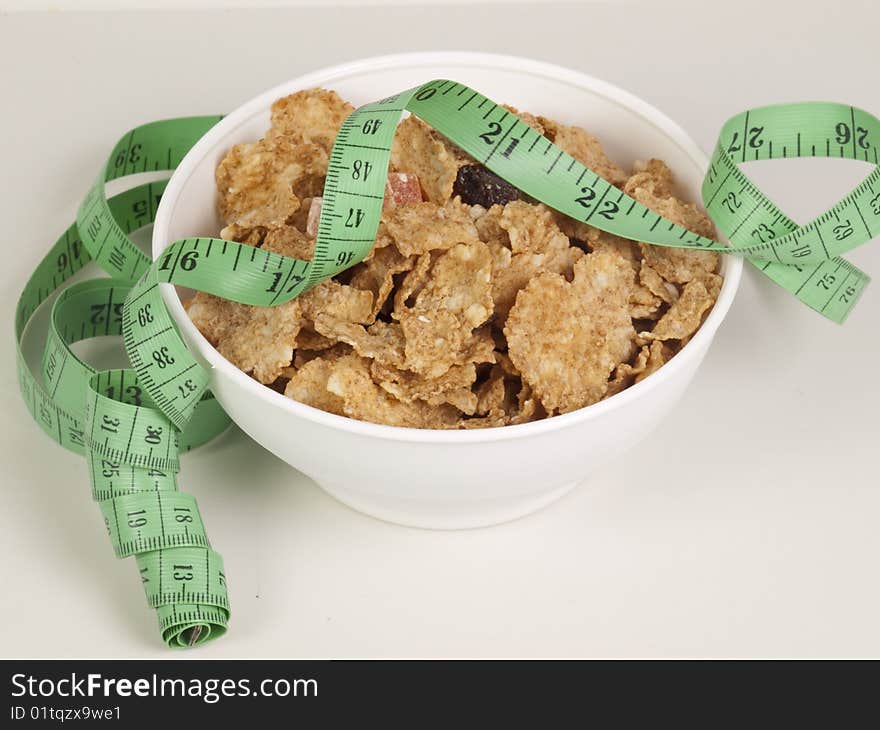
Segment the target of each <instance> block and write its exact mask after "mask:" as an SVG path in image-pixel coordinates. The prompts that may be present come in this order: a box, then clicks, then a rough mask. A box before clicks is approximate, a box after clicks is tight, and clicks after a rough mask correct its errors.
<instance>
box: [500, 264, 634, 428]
mask: <svg viewBox="0 0 880 730" xmlns="http://www.w3.org/2000/svg"><path fill="white" fill-rule="evenodd" d="M632 287H633V272H632V268H631V267H630V265H629V263H628V262H627V261H626V260H625V259H623V258H621V257H620V256H618V255H616V254H614V253H611V252H607V251H606V252H597V253H591V254H589V255H588V256H585V257H584V258H582V259H581V260H580V261H578V262H577V263H576V264H575V265H574V281H573V282H572V283H570V284H569V283H568V282H567V281H566V280H565V279H564V278H563V277H562V276H559V275H558V274H550V273H544V274H540V275H538V276H537V277H535V278H534V279H533V280H532V281H531V282H529V284H528V286H527V287H526V288H525V289H523V290H522V291H521V292H520V293H519V295H518V296H517V300H516V304H515V305H514V306H513V308H512V309H511V310H510V315H509V317H508V318H507V324H506V325H505V327H504V333H505V334H506V335H507V342H508V346H509V351H508V352H509V355H510V359H511V360H512V361H513V364H514V365H515V366H516V368H517V369H518V370H519V371H520V372H521V373H522V377H523V381H524V382H525V383H527V384H528V385H530V386H531V387H532V389H533V390H534V392H535V396H536V397H537V398H538V400H540V402H541V403H542V404H543V405H544V407H545V408H546V409H547V410H548V412H551V413H552V412H554V411H558V412H561V413H565V412H568V411H573V410H575V409H577V408H583V407H584V406H588V405H590V404H591V403H596V402H597V401H599V400H600V399H601V398H602V397H603V396H604V395H605V392H606V390H607V387H608V377H609V375H610V374H611V372H612V370H613V369H614V368H615V367H616V366H617V365H618V364H619V363H621V362H624V361H626V360H628V359H629V358H630V356H631V354H632V352H633V350H634V344H633V342H634V339H635V330H634V329H633V327H632V322H631V320H630V317H629V314H628V311H627V303H628V301H629V296H630V292H631V291H632ZM548 320H552V322H553V326H548Z"/></svg>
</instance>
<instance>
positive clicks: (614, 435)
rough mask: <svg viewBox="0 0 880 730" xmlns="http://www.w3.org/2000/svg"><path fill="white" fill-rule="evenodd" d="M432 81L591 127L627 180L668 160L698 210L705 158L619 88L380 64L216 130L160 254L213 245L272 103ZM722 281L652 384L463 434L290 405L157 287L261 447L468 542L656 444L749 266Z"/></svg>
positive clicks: (508, 60)
mask: <svg viewBox="0 0 880 730" xmlns="http://www.w3.org/2000/svg"><path fill="white" fill-rule="evenodd" d="M433 78H449V79H453V80H455V81H460V82H462V83H465V84H467V85H469V86H472V87H474V88H476V89H478V90H479V91H481V92H482V93H484V94H486V95H488V96H489V97H491V98H493V99H495V100H496V101H499V102H503V103H509V104H513V105H514V106H516V107H518V108H520V109H523V110H526V111H531V112H533V113H536V114H538V113H539V114H542V115H544V116H547V117H552V118H555V119H558V120H560V121H562V122H565V123H568V124H577V125H580V126H583V127H585V128H587V129H589V130H590V131H591V132H592V133H593V134H595V135H596V136H597V137H599V139H600V140H601V141H602V143H603V145H604V147H605V149H606V151H607V152H608V154H609V156H610V157H611V158H612V159H614V160H616V161H617V162H619V163H620V164H621V165H623V166H624V167H625V168H628V167H629V166H630V164H631V163H632V161H633V160H636V159H646V158H650V157H659V158H661V159H663V160H665V161H666V162H667V163H668V164H669V165H670V167H671V168H672V170H673V172H674V173H675V175H676V179H677V181H678V187H679V190H680V193H681V194H682V195H683V196H685V197H686V198H687V199H690V200H699V199H700V195H699V192H700V184H701V182H702V177H703V173H704V170H705V169H706V165H707V160H706V157H705V155H704V154H703V153H702V152H701V151H700V150H699V148H698V147H697V145H696V144H695V143H694V142H693V141H692V140H691V139H690V138H689V137H688V136H687V135H686V134H685V133H684V132H683V131H682V130H681V129H680V128H679V127H678V126H677V125H675V124H673V123H672V122H670V121H669V120H668V119H667V118H666V117H665V116H664V115H662V114H661V113H659V112H658V111H657V110H656V109H653V108H652V107H650V106H649V105H647V104H646V103H644V102H643V101H640V100H639V99H637V98H635V97H633V96H631V95H629V94H627V93H626V92H623V91H621V90H620V89H617V88H615V87H613V86H611V85H609V84H606V83H604V82H600V81H597V80H595V79H592V78H590V77H589V76H585V75H583V74H580V73H577V72H574V71H570V70H568V69H563V68H560V67H557V66H551V65H548V64H544V63H538V62H535V61H529V60H525V59H520V58H514V57H508V56H492V55H486V54H472V53H458V52H450V53H418V54H403V55H397V56H383V57H379V58H372V59H366V60H364V61H358V62H354V63H347V64H343V65H340V66H334V67H332V68H328V69H324V70H322V71H317V72H315V73H312V74H308V75H306V76H302V77H300V78H298V79H294V80H292V81H289V82H287V83H285V84H282V85H280V86H277V87H275V88H274V89H270V90H269V91H267V92H265V93H264V94H261V95H260V96H258V97H257V98H255V99H253V100H252V101H250V102H248V103H246V104H244V105H243V106H241V107H239V108H238V109H237V110H235V111H234V112H232V113H231V114H229V115H228V116H226V117H225V118H224V119H223V120H222V121H221V122H220V123H219V124H217V125H216V126H215V127H214V128H213V129H211V130H210V131H209V132H208V133H207V134H206V135H205V136H204V137H203V138H202V139H201V140H200V141H199V142H198V143H197V144H196V145H195V146H194V147H193V149H192V150H191V151H190V152H189V154H188V155H187V156H186V158H185V159H184V160H183V161H182V163H181V164H180V166H179V167H178V168H177V170H176V171H175V173H174V175H173V177H172V178H171V181H170V182H169V184H168V187H167V189H166V192H165V194H164V196H163V198H162V202H161V205H160V207H159V211H158V215H157V218H156V223H155V226H154V229H153V244H152V248H153V256H154V257H158V255H159V254H160V253H161V252H162V251H163V250H164V249H165V248H166V247H167V246H168V245H169V244H170V243H172V242H173V241H174V240H176V239H178V238H183V237H186V236H196V235H203V236H216V235H217V234H218V232H219V230H220V228H221V227H222V221H221V220H220V219H219V217H218V215H217V212H216V188H215V183H214V169H215V167H216V166H217V163H218V162H219V161H220V160H221V159H222V157H223V156H224V155H225V154H226V152H227V151H228V149H229V148H230V147H231V146H232V145H233V144H237V143H239V142H250V141H254V140H256V139H259V138H260V137H261V136H262V135H263V133H264V132H265V131H266V129H267V128H268V126H269V107H270V105H271V104H272V102H273V101H274V100H275V99H276V98H278V97H281V96H284V95H287V94H290V93H292V92H294V91H297V90H299V89H303V88H309V87H313V86H324V87H327V88H332V89H335V90H336V91H338V92H339V93H340V94H341V95H342V97H343V98H345V99H347V100H348V101H350V102H351V103H353V104H355V105H360V104H363V103H366V102H368V101H374V100H376V99H378V98H381V97H384V96H388V95H391V94H393V93H395V92H397V91H401V90H404V89H408V88H410V87H412V86H416V85H418V84H420V83H423V82H425V81H428V80H430V79H433ZM722 273H723V274H724V285H723V288H722V290H721V294H720V296H719V298H718V301H717V302H716V304H715V307H714V308H713V310H712V312H711V313H710V315H709V316H708V318H707V320H706V322H705V323H704V324H703V326H702V327H701V329H700V330H699V332H697V334H696V335H695V336H694V337H693V339H692V340H691V341H690V342H689V343H688V344H687V345H686V346H685V347H684V348H683V349H682V350H681V351H680V352H679V353H678V354H677V355H675V357H673V358H672V360H671V361H670V362H668V363H667V364H666V365H664V366H663V367H662V368H661V369H660V370H659V371H657V372H656V373H654V374H653V375H651V376H650V377H648V378H646V379H645V380H643V381H642V382H641V383H637V384H636V385H634V386H632V387H631V388H628V389H627V390H625V391H623V392H622V393H619V394H618V395H615V396H613V397H611V398H608V399H607V400H604V401H602V402H600V403H597V404H595V405H593V406H590V407H588V408H584V409H581V410H579V411H575V412H573V413H569V414H565V415H562V416H556V417H554V418H550V419H545V420H543V421H537V422H534V423H527V424H523V425H519V426H506V427H504V428H494V429H478V430H468V431H429V430H421V429H407V428H398V427H392V426H380V425H376V424H372V423H364V422H361V421H355V420H352V419H349V418H343V417H341V416H336V415H333V414H330V413H325V412H324V411H320V410H317V409H315V408H311V407H310V406H306V405H303V404H301V403H297V402H295V401H292V400H290V399H289V398H285V397H284V396H283V395H280V394H278V393H276V392H274V391H273V390H271V389H269V388H267V387H265V386H263V385H260V384H259V383H257V382H256V381H254V380H252V379H251V378H250V377H248V376H247V375H245V374H244V373H243V372H241V371H240V370H238V368H236V367H235V366H234V365H232V364H231V363H230V362H228V361H227V360H226V359H225V358H223V357H222V356H221V355H220V354H219V353H218V352H217V351H216V350H215V349H214V348H213V347H212V346H211V345H210V343H209V342H208V341H207V340H205V338H204V337H203V336H202V335H201V333H200V332H199V331H198V330H197V329H196V328H195V326H194V325H193V324H192V322H191V321H190V320H189V318H188V317H187V315H186V312H185V311H184V309H183V306H182V305H181V302H180V298H179V296H178V293H177V292H176V291H175V289H174V288H173V287H172V286H171V285H168V284H163V285H162V287H163V296H164V297H165V301H166V302H167V304H168V307H169V309H170V311H171V313H172V316H173V317H174V319H175V320H176V321H177V323H178V325H179V327H180V331H181V333H182V335H183V337H184V340H185V341H186V343H187V345H188V346H189V348H190V349H191V350H192V352H193V353H194V355H195V356H196V357H197V359H199V360H200V361H201V362H202V363H203V364H204V365H205V366H206V367H207V368H209V369H210V371H211V387H212V389H213V391H214V394H215V395H216V397H217V398H218V400H219V401H220V403H221V404H222V405H223V407H224V408H225V409H226V411H227V412H228V413H229V415H230V416H231V417H232V419H233V420H234V421H235V422H236V423H237V424H238V425H239V426H240V427H241V428H242V430H244V431H245V432H246V433H248V434H249V435H250V436H251V437H252V438H253V439H254V440H255V441H257V442H258V443H259V444H261V445H262V446H264V447H265V448H266V449H268V450H269V451H271V452H272V453H274V454H276V455H277V456H278V457H280V458H281V459H283V460H284V461H286V462H287V463H289V464H291V465H292V466H294V467H296V468H297V469H299V470H300V471H302V472H304V473H305V474H307V475H308V476H310V477H311V478H312V479H314V480H315V481H316V482H317V483H318V484H319V485H320V486H321V487H323V488H324V489H325V490H326V491H327V492H329V493H330V494H332V495H333V496H335V497H336V498H338V499H339V500H341V501H342V502H344V503H345V504H347V505H349V506H351V507H353V508H355V509H357V510H360V511H362V512H366V513H367V514H370V515H373V516H375V517H379V518H382V519H385V520H389V521H392V522H398V523H401V524H406V525H411V526H417V527H431V528H464V527H476V526H482V525H489V524H493V523H498V522H503V521H506V520H510V519H513V518H516V517H520V516H522V515H525V514H528V513H529V512H533V511H535V510H537V509H539V508H541V507H543V506H544V505H546V504H548V503H549V502H551V501H553V500H554V499H557V498H558V497H560V496H561V495H563V494H564V493H565V492H567V491H568V490H569V489H571V488H572V487H573V486H575V485H576V484H578V483H580V482H582V481H583V480H584V479H586V478H587V477H588V476H589V475H590V473H591V472H593V471H594V470H595V469H597V468H598V467H600V466H603V465H605V464H606V463H608V462H609V461H610V460H612V459H615V458H617V457H618V456H619V455H620V454H621V453H622V452H624V451H625V450H627V449H629V448H631V447H632V446H633V445H635V444H636V443H637V442H638V441H639V440H641V439H642V438H644V437H645V436H646V435H648V434H649V433H650V432H651V431H652V430H654V428H656V427H657V425H658V424H659V423H660V422H661V421H662V419H663V418H664V416H666V414H667V413H669V411H670V410H671V409H672V408H673V407H674V406H675V404H676V403H677V402H678V400H679V399H680V398H681V396H682V394H683V393H684V391H685V389H686V388H687V386H688V384H689V383H690V381H691V378H692V377H693V375H694V373H695V372H696V370H697V368H698V367H699V365H700V363H701V362H702V360H703V357H704V356H705V354H706V352H707V350H708V347H709V345H710V343H711V341H712V338H713V337H714V335H715V332H716V331H717V329H718V326H719V325H720V323H721V321H722V320H723V318H724V316H725V314H726V313H727V310H728V308H729V307H730V304H731V302H732V300H733V297H734V294H735V292H736V289H737V286H738V285H739V280H740V276H741V273H742V260H741V259H739V258H737V257H733V256H726V257H724V259H723V269H722Z"/></svg>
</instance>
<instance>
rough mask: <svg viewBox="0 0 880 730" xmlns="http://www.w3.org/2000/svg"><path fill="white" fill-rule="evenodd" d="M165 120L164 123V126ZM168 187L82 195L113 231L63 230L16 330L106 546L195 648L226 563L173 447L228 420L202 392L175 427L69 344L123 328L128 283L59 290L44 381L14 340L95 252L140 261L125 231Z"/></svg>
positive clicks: (29, 376) (104, 258) (215, 614)
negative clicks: (81, 473)
mask: <svg viewBox="0 0 880 730" xmlns="http://www.w3.org/2000/svg"><path fill="white" fill-rule="evenodd" d="M184 124H185V126H187V127H188V128H189V127H190V125H189V123H188V122H184ZM171 127H173V124H172V125H171V126H170V127H169V125H167V124H166V125H165V129H166V130H168V129H170V128H171ZM191 136H192V135H191ZM176 139H177V142H175V143H174V144H175V147H174V150H173V154H171V156H170V159H172V161H174V160H179V158H180V157H181V155H182V151H181V149H180V145H182V144H183V142H182V141H181V140H180V138H177V137H176ZM189 141H190V142H191V141H192V140H189ZM165 159H166V160H167V159H169V156H168V155H166V156H165ZM175 164H176V163H175ZM116 176H118V175H116ZM164 187H165V182H164V181H160V182H158V183H148V184H146V185H139V186H136V187H134V188H131V189H129V190H126V191H125V192H123V193H120V194H118V195H115V196H113V197H112V198H110V199H109V200H107V199H105V198H104V196H103V190H102V191H101V192H100V195H98V196H97V200H98V203H97V204H96V203H94V200H95V199H96V198H95V193H94V192H90V200H91V201H92V202H91V208H90V210H91V211H92V213H91V214H87V216H88V215H98V216H100V215H102V214H103V215H107V213H106V211H109V216H110V218H111V219H112V220H113V222H114V224H115V227H109V226H107V225H105V224H92V225H93V231H97V232H98V233H101V232H102V231H107V230H109V231H110V232H111V233H110V234H108V235H107V236H106V237H105V238H103V239H102V238H96V237H95V236H91V235H89V234H86V235H84V236H80V235H79V230H78V226H76V225H74V226H71V227H70V228H68V229H67V231H65V232H64V234H63V235H62V236H61V237H60V238H59V239H58V240H57V241H56V243H55V245H54V246H53V247H52V248H51V250H50V251H49V253H48V254H47V255H46V256H45V257H44V258H43V260H42V261H41V262H40V264H39V265H38V266H37V269H36V270H35V272H34V274H33V275H32V276H31V278H30V280H29V281H28V283H27V285H26V286H25V289H24V291H23V293H22V296H21V298H20V299H19V302H18V306H17V309H16V319H15V334H16V346H17V360H18V372H19V383H20V387H21V391H22V394H23V396H24V397H25V402H26V403H27V405H28V407H29V410H30V411H31V413H32V415H33V416H34V417H35V419H36V420H37V421H38V423H40V425H41V426H42V427H43V429H44V431H46V433H48V434H49V435H50V436H52V437H53V438H54V439H55V440H57V441H58V442H59V443H61V444H62V445H63V446H65V447H66V448H69V449H71V450H73V451H77V452H79V453H84V454H85V455H86V459H87V463H88V467H89V475H90V480H91V483H92V497H93V499H94V500H95V501H96V502H98V505H99V507H100V509H101V512H102V514H103V515H104V519H105V522H106V524H107V529H108V533H109V534H110V538H111V543H112V545H113V547H114V551H115V552H116V554H117V555H118V556H119V557H126V556H130V555H135V558H136V560H137V562H138V564H139V566H141V567H143V565H146V566H147V574H155V579H154V581H153V585H155V589H154V588H153V585H150V586H148V584H147V583H146V582H145V583H144V585H145V589H148V590H147V600H148V603H149V604H150V605H151V606H153V607H154V608H156V609H157V616H158V620H159V625H160V630H161V632H162V637H163V639H164V640H165V641H166V643H167V644H168V645H169V646H192V645H195V644H200V643H204V642H205V641H208V640H210V639H211V638H216V637H218V636H221V635H222V634H223V633H224V632H225V630H226V624H227V621H228V618H229V605H228V600H227V598H226V593H225V591H226V588H225V577H224V578H223V580H222V581H219V579H218V577H217V572H218V570H219V573H220V574H222V560H221V559H220V558H219V556H218V555H217V554H216V553H214V552H213V551H211V550H210V548H209V541H208V538H207V535H206V533H205V529H204V525H203V523H202V519H201V515H200V514H199V511H198V506H197V505H196V502H195V499H194V498H193V497H192V496H190V495H187V494H182V493H180V492H178V491H177V483H176V479H175V472H176V471H177V470H178V469H179V463H178V458H177V454H178V449H179V448H180V449H188V448H192V447H194V446H198V445H200V444H202V443H204V442H206V441H208V440H209V439H211V438H213V437H214V436H215V435H216V434H218V433H219V432H220V431H222V430H223V429H224V428H225V427H226V426H227V425H228V417H227V416H226V414H225V413H223V411H222V409H221V408H220V407H219V404H218V403H217V402H216V400H214V398H213V397H212V396H211V395H210V393H206V394H204V395H203V396H201V397H200V398H199V399H198V403H197V404H196V405H195V407H194V409H193V417H192V419H191V420H190V422H189V423H188V424H186V428H185V431H184V432H183V433H182V434H179V433H178V432H177V430H176V429H175V428H174V426H173V425H172V424H171V423H170V421H168V419H167V418H166V417H165V416H164V415H163V414H162V413H161V411H159V410H157V409H156V408H155V406H154V405H153V404H152V403H151V402H150V400H149V396H148V394H147V393H146V392H145V391H144V390H143V388H142V387H141V386H140V384H139V383H138V380H137V375H136V374H135V373H134V372H132V371H130V370H110V371H102V372H98V371H96V370H95V368H93V367H92V366H91V365H89V364H88V363H86V362H84V361H83V360H81V359H80V358H79V357H78V356H77V355H76V354H75V353H74V352H73V350H72V349H71V345H73V344H74V343H76V342H78V341H80V340H85V339H89V338H92V337H97V336H107V335H120V334H121V333H122V327H123V322H122V307H123V303H124V301H125V298H126V296H127V294H128V293H129V291H130V289H131V284H132V282H131V281H129V280H127V279H123V278H119V277H118V276H117V278H101V279H89V280H85V281H81V282H78V283H76V284H73V285H72V286H69V287H67V288H66V289H64V290H63V291H61V293H60V294H59V296H58V297H57V298H56V300H55V302H54V303H53V305H52V312H51V316H50V324H49V329H48V333H47V337H46V346H45V348H44V351H43V358H42V362H41V373H40V374H41V377H42V382H39V381H38V379H37V378H36V377H35V376H34V374H33V373H32V372H31V370H30V369H29V366H28V364H27V362H26V360H25V357H24V354H23V351H22V347H21V344H22V337H23V336H24V333H25V329H26V327H27V323H28V321H29V320H30V319H31V317H32V316H33V314H34V313H35V312H36V310H37V309H38V307H39V306H40V305H41V304H42V303H43V302H44V301H46V300H47V299H48V298H49V297H50V296H51V295H52V294H53V292H55V291H57V290H58V289H59V288H60V287H61V286H63V284H64V283H65V282H66V281H67V280H68V279H69V278H70V277H71V276H73V275H74V274H75V273H77V272H78V271H79V270H80V269H82V267H83V266H85V265H86V264H87V263H88V262H89V261H90V260H91V259H92V258H93V256H92V254H94V258H95V260H96V262H97V263H99V264H100V265H101V266H102V267H104V268H105V270H106V269H108V268H109V269H112V268H113V267H112V266H110V265H109V264H108V262H111V261H118V259H119V256H118V254H116V253H114V251H115V250H124V251H132V250H136V251H137V255H138V256H140V257H141V258H142V259H143V260H144V261H148V260H147V258H146V256H144V255H143V254H142V253H140V251H139V249H137V248H136V247H135V245H134V244H133V243H132V242H131V241H130V239H128V238H127V233H128V232H131V231H134V230H137V229H138V228H140V227H142V226H143V225H145V224H149V223H151V222H152V220H153V217H154V216H155V210H156V206H155V203H156V202H157V197H156V196H158V195H161V191H163V190H164ZM85 207H86V206H83V208H85ZM101 211H104V213H102V212H101ZM144 211H146V214H145V215H144V214H143V213H144ZM90 220H96V218H91V219H90ZM101 220H106V218H101ZM114 231H125V234H126V235H125V240H126V241H127V242H128V243H129V244H130V247H127V248H124V249H118V247H117V246H116V245H113V246H110V247H109V248H108V245H107V244H108V243H109V242H112V243H114V244H118V243H119V240H117V238H115V236H117V234H116V233H114ZM102 235H103V234H102ZM132 255H133V254H132ZM127 260H134V259H133V258H131V257H128V258H127ZM140 268H141V269H143V267H140ZM115 273H117V274H119V273H120V272H119V271H116V272H115ZM193 550H197V551H200V552H198V553H195V554H194V553H193V552H192V551H193ZM209 553H210V554H209ZM196 558H197V559H196ZM162 565H169V566H172V568H169V570H171V571H172V572H171V573H169V574H168V575H167V576H166V575H164V573H161V572H159V570H158V568H155V567H151V566H162ZM173 566H191V568H190V569H187V570H185V571H180V570H178V571H177V575H178V578H175V577H174V569H173ZM217 566H219V568H218V567H217ZM144 575H145V573H142V577H143V576H144ZM160 578H161V580H160ZM180 581H183V585H184V586H186V585H187V584H189V583H191V584H192V590H189V591H187V590H186V588H185V587H184V588H183V589H182V590H180V589H179V588H180V587H179V586H178V582H180ZM163 586H164V587H163Z"/></svg>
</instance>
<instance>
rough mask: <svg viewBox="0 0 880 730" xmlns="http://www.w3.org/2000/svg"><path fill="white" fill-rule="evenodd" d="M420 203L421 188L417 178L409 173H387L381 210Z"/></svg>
mask: <svg viewBox="0 0 880 730" xmlns="http://www.w3.org/2000/svg"><path fill="white" fill-rule="evenodd" d="M421 202H422V188H421V185H420V184H419V176H418V175H415V174H413V173H411V172H389V173H388V180H387V181H386V182H385V199H384V200H383V201H382V210H383V211H385V210H388V209H389V208H393V207H395V206H398V205H412V204H413V203H421Z"/></svg>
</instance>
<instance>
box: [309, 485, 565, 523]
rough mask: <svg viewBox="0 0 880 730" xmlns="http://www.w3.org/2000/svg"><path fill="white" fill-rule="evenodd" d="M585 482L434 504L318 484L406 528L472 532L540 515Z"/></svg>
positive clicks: (353, 505)
mask: <svg viewBox="0 0 880 730" xmlns="http://www.w3.org/2000/svg"><path fill="white" fill-rule="evenodd" d="M578 484H581V482H579V481H578V482H570V483H568V484H564V485H562V486H561V487H557V488H555V489H553V490H552V491H549V492H542V493H541V494H539V495H529V496H527V497H522V498H519V499H517V498H510V497H505V498H503V499H484V500H467V501H465V500H462V501H460V502H453V501H447V502H430V501H425V500H416V499H403V498H395V497H380V498H375V497H373V496H371V495H369V494H365V493H364V492H359V491H357V490H352V489H349V488H347V487H343V486H340V485H336V484H330V483H327V482H318V486H320V487H321V488H322V489H323V490H324V491H325V492H327V493H328V494H329V495H330V496H332V497H334V498H336V499H337V500H339V501H340V502H342V504H344V505H346V506H347V507H351V508H352V509H353V510H356V511H358V512H362V513H364V514H365V515H369V516H370V517H375V518H376V519H379V520H384V521H385V522H392V523H394V524H396V525H403V526H404V527H418V528H422V529H427V530H468V529H471V528H474V527H490V526H491V525H500V524H501V523H503V522H510V521H511V520H516V519H518V518H520V517H525V516H526V515H529V514H532V513H533V512H537V511H538V510H540V509H543V508H544V507H546V506H547V505H548V504H550V503H551V502H555V501H556V500H557V499H559V498H560V497H562V496H564V495H565V494H567V493H568V492H570V491H571V490H572V489H574V487H576V486H577V485H578Z"/></svg>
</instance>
